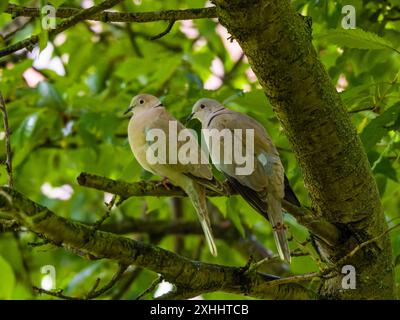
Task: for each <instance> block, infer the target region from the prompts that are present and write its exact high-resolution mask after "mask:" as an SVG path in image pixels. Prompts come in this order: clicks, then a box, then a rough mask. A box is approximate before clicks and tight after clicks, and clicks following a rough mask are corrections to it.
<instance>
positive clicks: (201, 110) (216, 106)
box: [187, 98, 225, 123]
mask: <svg viewBox="0 0 400 320" xmlns="http://www.w3.org/2000/svg"><path fill="white" fill-rule="evenodd" d="M223 109H225V108H224V106H223V105H222V104H221V103H219V102H218V101H217V100H213V99H207V98H203V99H200V100H199V101H197V102H196V103H195V104H194V105H193V109H192V113H191V114H190V116H189V117H188V119H187V121H189V120H190V119H198V120H199V121H200V122H201V123H203V121H204V120H205V119H207V118H208V116H209V115H211V114H212V113H214V112H216V111H219V110H223Z"/></svg>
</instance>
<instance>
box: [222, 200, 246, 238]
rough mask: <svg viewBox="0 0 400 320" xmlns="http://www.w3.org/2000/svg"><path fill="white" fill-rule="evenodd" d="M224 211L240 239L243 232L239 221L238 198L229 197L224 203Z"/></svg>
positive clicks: (243, 234)
mask: <svg viewBox="0 0 400 320" xmlns="http://www.w3.org/2000/svg"><path fill="white" fill-rule="evenodd" d="M226 202H227V203H226V210H227V215H228V218H229V219H230V220H231V221H232V222H233V225H234V226H235V227H236V229H237V230H238V231H239V233H240V234H241V236H242V237H244V236H245V230H244V228H243V224H242V220H241V219H240V209H239V206H238V198H237V197H230V198H228V200H227V201H226Z"/></svg>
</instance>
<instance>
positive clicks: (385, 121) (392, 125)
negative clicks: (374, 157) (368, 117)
mask: <svg viewBox="0 0 400 320" xmlns="http://www.w3.org/2000/svg"><path fill="white" fill-rule="evenodd" d="M399 114H400V103H397V104H395V105H394V106H392V107H390V108H389V109H387V110H386V111H385V112H384V113H382V114H381V115H380V116H378V117H376V118H375V119H373V120H372V121H371V122H370V123H369V124H368V125H367V126H366V127H365V129H364V130H363V132H362V133H361V140H362V142H363V144H364V147H365V149H366V150H370V149H371V148H372V147H373V146H375V144H377V143H378V142H379V141H380V140H381V139H382V138H383V137H384V136H385V134H386V133H387V132H388V131H390V130H395V129H396V128H398V127H399V120H400V119H399Z"/></svg>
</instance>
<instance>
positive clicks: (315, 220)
mask: <svg viewBox="0 0 400 320" xmlns="http://www.w3.org/2000/svg"><path fill="white" fill-rule="evenodd" d="M77 181H78V183H79V184H80V185H81V186H85V187H89V188H94V189H97V190H101V191H105V192H109V193H112V194H116V195H119V196H121V197H122V198H124V199H127V198H130V197H146V196H150V197H163V196H166V197H185V196H186V194H185V192H184V191H183V190H182V189H180V188H178V187H175V186H171V187H170V188H169V189H167V188H165V187H164V186H163V185H162V184H160V183H159V181H154V180H149V181H139V182H134V183H128V182H125V181H120V180H112V179H109V178H106V177H102V176H98V175H95V174H90V173H85V172H82V173H81V174H80V175H79V176H78V178H77ZM220 189H221V190H224V191H225V192H224V193H218V192H216V191H214V190H209V189H207V196H209V197H221V196H227V197H229V196H232V195H235V194H236V193H235V192H234V191H233V190H232V189H231V188H230V187H229V185H227V184H221V188H220ZM282 205H283V207H284V208H285V210H287V211H288V212H289V213H290V214H292V215H293V216H294V217H295V218H296V219H297V220H298V221H299V223H301V224H303V225H304V226H305V227H307V228H308V229H309V230H310V231H311V232H312V233H314V234H315V235H316V236H317V237H319V238H321V239H322V240H323V241H325V242H326V243H327V244H328V245H330V246H335V245H336V244H338V243H339V242H340V238H341V235H340V232H339V230H338V229H337V228H336V227H335V226H334V225H332V224H330V223H328V222H327V221H325V220H323V219H321V217H319V216H316V215H315V214H314V213H313V212H312V211H311V210H309V209H307V208H304V207H301V208H300V207H297V206H295V205H293V204H291V203H290V202H288V201H286V200H283V201H282Z"/></svg>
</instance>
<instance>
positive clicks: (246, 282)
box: [0, 187, 310, 299]
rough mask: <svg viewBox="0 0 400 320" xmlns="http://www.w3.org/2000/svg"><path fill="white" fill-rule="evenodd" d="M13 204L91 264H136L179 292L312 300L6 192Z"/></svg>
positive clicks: (7, 207) (3, 202)
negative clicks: (93, 261)
mask: <svg viewBox="0 0 400 320" xmlns="http://www.w3.org/2000/svg"><path fill="white" fill-rule="evenodd" d="M0 191H2V192H3V193H4V194H7V195H8V197H10V198H11V199H12V201H11V202H10V201H8V199H6V198H5V196H4V195H3V194H0V209H1V210H3V211H8V212H10V213H11V214H13V216H14V217H15V218H16V219H17V221H18V222H19V223H21V224H23V225H24V226H26V227H27V228H28V229H29V230H31V231H32V232H34V233H36V234H37V235H39V236H40V237H42V238H45V239H48V240H49V241H51V243H53V244H54V245H57V246H62V247H64V248H65V249H67V250H71V251H72V252H74V253H76V254H80V255H82V256H84V257H86V258H89V259H102V258H106V259H111V260H114V261H117V262H119V263H120V264H122V265H131V264H134V265H136V266H139V267H143V268H147V269H149V270H152V271H154V272H156V273H158V274H161V275H163V276H164V277H165V279H166V281H169V282H171V283H174V284H176V285H177V286H178V287H184V288H193V290H192V291H193V294H195V295H197V294H198V293H199V292H200V293H201V292H213V291H224V292H231V293H241V294H248V295H251V296H254V297H259V298H267V297H269V298H271V297H273V298H278V299H279V298H282V299H283V298H289V299H290V298H297V299H302V298H310V293H309V291H308V290H306V289H305V288H304V287H303V286H299V285H298V284H297V283H285V284H284V285H283V286H282V285H279V284H277V285H276V286H275V285H271V286H270V287H269V288H267V289H265V288H263V289H262V290H260V288H262V287H263V286H264V285H265V283H266V282H273V281H275V280H276V276H270V275H267V274H262V273H257V272H254V273H251V274H245V273H244V272H243V270H242V268H238V267H230V266H223V265H217V264H211V263H202V262H198V261H193V260H190V259H188V258H185V257H183V256H180V255H177V254H175V253H173V252H170V251H167V250H165V249H162V248H160V247H156V246H153V245H150V244H146V243H143V242H139V241H135V240H131V239H128V238H125V237H121V236H116V235H114V234H111V233H107V232H103V231H96V232H95V233H94V234H93V235H92V232H91V230H92V229H91V227H89V226H86V225H83V224H81V223H78V222H73V221H71V220H68V219H66V218H63V217H59V216H57V215H55V214H54V213H53V212H51V211H50V210H49V209H47V208H46V207H43V206H41V205H39V204H37V203H35V202H33V201H31V200H29V199H27V198H26V197H24V196H23V195H22V194H21V193H19V192H17V191H16V190H13V189H10V188H8V187H0ZM61 294H62V292H61Z"/></svg>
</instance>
